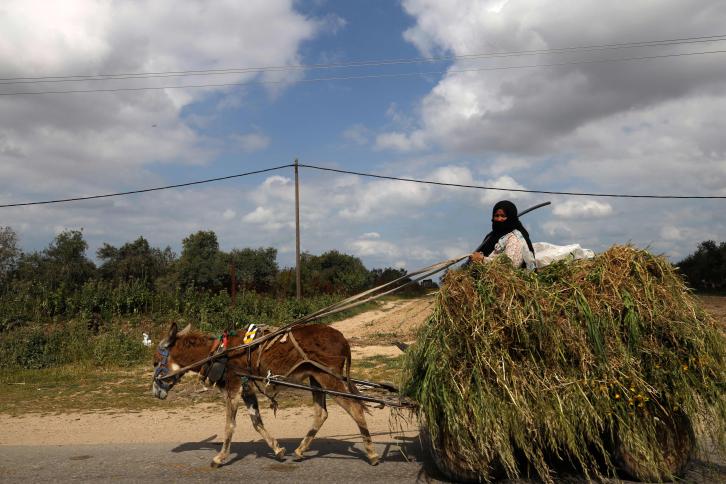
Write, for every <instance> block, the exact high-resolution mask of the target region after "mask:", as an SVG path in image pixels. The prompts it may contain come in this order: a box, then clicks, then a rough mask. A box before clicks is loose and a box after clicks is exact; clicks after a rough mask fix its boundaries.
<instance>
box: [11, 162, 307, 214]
mask: <svg viewBox="0 0 726 484" xmlns="http://www.w3.org/2000/svg"><path fill="white" fill-rule="evenodd" d="M291 166H294V165H293V164H292V163H289V164H287V165H280V166H275V167H272V168H265V169H262V170H255V171H248V172H245V173H237V174H236V175H227V176H220V177H216V178H207V179H204V180H196V181H191V182H186V183H176V184H174V185H165V186H161V187H153V188H141V189H138V190H129V191H125V192H115V193H106V194H102V195H89V196H85V197H72V198H59V199H56V200H44V201H40V202H21V203H6V204H4V205H0V208H8V207H27V206H30V205H49V204H53V203H66V202H77V201H81V200H94V199H98V198H110V197H120V196H124V195H134V194H137V193H147V192H156V191H160V190H169V189H171V188H182V187H189V186H192V185H202V184H204V183H212V182H218V181H222V180H229V179H232V178H240V177H243V176H248V175H256V174H258V173H266V172H269V171H275V170H280V169H282V168H288V167H291Z"/></svg>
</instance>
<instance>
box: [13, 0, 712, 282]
mask: <svg viewBox="0 0 726 484" xmlns="http://www.w3.org/2000/svg"><path fill="white" fill-rule="evenodd" d="M723 25H726V5H724V4H723V3H722V2H718V1H705V2H704V1H695V0H694V1H690V0H689V1H682V0H678V1H676V0H664V1H661V2H658V7H657V8H653V7H652V6H649V5H647V4H641V3H633V4H630V3H629V4H617V5H609V4H605V3H603V2H596V1H590V0H580V1H574V0H567V1H565V0H563V1H560V2H557V6H556V8H553V7H552V5H551V4H550V3H548V2H542V1H538V0H509V1H505V0H496V1H495V0H481V1H473V0H471V1H470V0H452V1H451V2H437V1H433V0H403V1H401V2H397V1H384V0H371V1H366V2H363V1H344V2H342V1H341V2H332V1H324V0H310V1H283V0H279V1H249V2H235V1H231V0H230V1H219V2H204V1H201V0H190V1H188V2H184V3H183V4H179V3H178V2H173V1H171V0H157V1H154V2H152V1H150V0H149V1H147V0H138V1H135V2H123V3H118V2H113V1H110V0H73V1H70V0H69V1H68V2H64V3H63V5H62V6H60V5H56V4H52V3H48V2H43V1H15V0H10V1H8V2H4V3H3V5H2V6H0V29H2V31H3V32H4V33H5V34H4V35H3V37H2V38H1V39H0V77H2V78H5V79H7V78H12V77H36V76H53V75H74V74H87V75H94V74H101V73H129V72H156V71H179V70H195V69H229V68H241V67H258V66H295V65H301V64H304V65H313V64H327V63H350V62H358V61H371V60H386V59H414V58H419V57H426V56H432V55H433V56H449V57H451V56H460V57H459V58H457V59H452V60H449V61H447V62H438V63H431V64H411V65H402V66H378V67H366V68H351V67H348V68H335V69H304V70H299V69H298V70H295V69H288V70H284V71H281V72H265V73H235V74H232V75H224V76H222V75H216V76H204V77H201V76H200V77H181V78H165V79H143V80H115V81H104V82H90V81H85V82H73V83H71V82H63V83H56V84H27V85H3V86H0V92H17V91H18V90H23V89H24V90H27V91H38V90H43V89H90V88H98V87H109V88H113V87H116V88H119V87H120V88H124V87H149V86H159V85H162V86H169V85H175V84H178V85H183V84H187V85H188V84H200V83H209V84H214V83H244V86H241V87H209V88H204V89H191V88H189V89H165V90H149V91H130V92H125V91H121V92H113V93H85V94H82V93H79V94H65V95H64V94H57V95H36V96H0V113H2V114H0V202H2V203H13V202H19V201H31V200H43V199H50V198H58V197H68V196H78V195H92V194H97V193H106V192H114V191H121V190H128V189H134V188H143V187H149V186H157V185H166V184H172V183H181V182H186V181H191V180H195V179H201V178H210V177H217V176H225V175H229V174H233V173H239V172H244V171H249V170H256V169H261V168H267V167H270V166H276V165H281V164H287V163H291V162H292V161H293V160H294V159H295V158H299V160H300V162H301V163H309V164H316V165H323V166H328V167H336V168H343V169H349V170H354V171H365V172H375V173H381V174H386V175H393V176H404V177H412V178H425V179H432V180H438V181H445V182H452V183H463V184H477V185H487V186H498V187H503V188H528V189H543V190H566V191H588V192H589V191H595V192H615V193H652V194H669V193H670V194H686V195H687V194H695V195H717V196H718V195H720V196H723V195H726V141H724V138H723V136H722V133H723V132H724V121H723V120H724V119H726V116H724V115H725V114H726V81H725V80H724V79H726V62H724V57H725V56H726V54H719V53H714V54H699V55H688V56H682V57H669V58H664V59H658V60H650V61H640V62H610V63H591V62H590V61H593V60H598V59H600V60H602V59H607V58H616V57H638V56H652V55H672V54H676V53H679V54H682V53H688V54H693V53H696V52H699V51H717V50H723V49H724V45H725V44H726V41H722V40H720V38H717V39H714V40H712V41H709V42H701V43H698V44H688V43H682V42H681V43H676V44H671V45H666V46H651V47H639V48H632V47H631V48H620V49H617V50H606V51H574V52H569V53H567V54H553V53H549V54H540V55H536V56H531V55H530V56H513V57H507V58H498V59H497V58H494V59H492V58H483V59H478V60H466V59H464V58H462V57H461V56H467V55H471V54H481V53H491V52H515V51H522V50H532V49H538V50H547V49H556V48H562V47H572V46H583V45H601V44H611V43H619V42H633V41H650V40H659V39H683V38H689V37H696V36H705V35H723V34H726V32H722V30H723V27H722V26H723ZM20 52H22V53H23V55H19V53H20ZM583 61H584V63H582V62H583ZM567 62H576V63H575V64H571V65H564V64H565V63H567ZM578 62H579V63H578ZM550 63H555V64H562V65H559V66H554V67H540V68H527V69H511V70H509V69H507V70H491V69H493V68H501V67H513V66H518V65H526V64H550ZM472 68H475V69H485V70H479V71H467V70H468V69H472ZM420 71H425V72H430V71H439V72H440V73H438V74H427V75H421V76H416V77H406V78H396V79H391V78H388V79H386V78H379V79H358V80H335V81H323V82H299V81H301V80H305V79H311V78H320V77H337V76H349V75H371V74H373V75H376V74H391V73H402V72H420ZM271 80H272V81H276V82H280V83H279V84H271V83H268V82H267V81H271ZM301 175H302V202H303V209H302V224H303V233H302V245H303V248H304V249H305V250H308V251H310V252H313V253H320V252H322V251H325V250H330V249H338V250H342V251H344V252H347V253H352V254H355V255H357V256H359V257H361V258H362V259H363V261H364V262H365V263H366V265H368V266H369V267H374V266H375V267H381V266H392V265H395V266H399V267H407V268H409V269H413V268H417V267H421V266H423V265H427V264H430V263H432V262H434V261H437V260H441V259H444V258H448V257H454V256H457V255H461V254H464V253H466V252H468V251H470V250H471V249H473V248H474V247H476V246H477V244H478V243H479V241H480V240H481V238H482V236H483V235H484V234H485V233H486V232H487V230H488V227H489V224H490V222H489V217H490V210H491V206H492V205H493V203H494V202H496V201H497V200H499V199H502V198H510V199H512V200H513V201H514V202H515V203H517V205H518V206H520V209H523V208H525V207H527V206H529V205H533V204H535V203H538V202H540V201H543V200H546V199H549V200H551V201H552V202H553V205H552V206H551V207H549V208H545V209H541V210H540V211H538V212H535V213H532V214H531V215H528V216H527V217H526V219H525V225H526V226H527V227H528V228H529V230H530V233H531V235H532V238H533V239H534V240H535V241H548V242H553V243H558V244H566V243H580V244H582V245H583V246H585V247H589V248H593V249H595V250H604V249H605V248H607V247H608V246H610V245H612V244H615V243H633V244H636V245H639V246H648V247H650V248H651V249H652V250H654V251H656V252H660V253H664V254H666V255H668V256H670V257H671V258H673V259H674V260H677V259H679V258H681V257H683V256H685V255H686V254H688V253H689V252H692V251H693V250H694V249H695V247H696V245H697V243H698V242H700V241H702V240H705V239H716V240H723V239H724V234H726V215H725V214H726V211H725V210H723V204H724V202H723V200H711V201H653V200H614V199H605V198H595V197H580V198H575V197H564V196H550V197H544V196H537V195H521V194H509V195H507V194H502V193H498V192H483V191H477V190H464V189H453V188H440V187H429V186H422V185H411V184H407V183H403V182H390V181H382V180H372V179H367V178H359V177H354V176H348V175H340V174H332V173H321V172H314V171H311V170H308V169H303V170H302V173H301ZM292 189H293V185H292V170H291V169H286V170H282V171H280V172H276V173H268V174H264V175H255V176H251V177H248V178H244V179H237V180H234V181H226V182H221V183H218V184H211V185H203V186H197V187H190V188H185V189H180V190H174V191H167V192H157V193H152V194H145V195H135V196H132V197H126V198H124V199H107V200H100V201H89V202H79V203H73V204H64V205H55V206H39V207H28V208H13V209H3V210H2V211H1V212H0V226H11V227H13V229H14V230H16V231H17V232H18V234H19V236H20V242H21V245H22V247H23V248H24V249H26V250H37V249H42V248H43V247H45V246H46V245H47V244H48V242H49V241H50V240H51V239H52V237H53V236H54V235H55V234H57V233H58V232H59V231H61V230H64V229H80V228H82V229H83V231H84V234H85V236H86V239H87V240H88V241H89V245H90V250H89V255H93V253H95V250H96V249H97V248H98V247H99V246H100V245H101V244H102V243H104V242H108V243H111V244H114V245H119V244H122V243H124V242H127V241H130V240H133V239H135V238H136V237H138V236H139V235H143V236H144V237H146V238H147V239H149V240H150V242H151V243H152V244H154V245H157V246H166V245H170V246H171V247H172V248H174V249H175V250H179V248H180V245H181V240H182V238H184V237H185V236H187V235H189V234H190V233H192V232H194V231H196V230H214V231H215V232H216V233H217V234H218V237H219V240H220V244H221V246H222V247H223V248H224V249H231V248H233V247H250V246H251V247H258V246H272V247H276V248H277V249H278V250H279V260H280V262H281V263H282V264H283V265H289V264H291V263H292V261H293V259H294V224H293V222H294V218H293V217H294V213H293V205H292V195H293V191H292Z"/></svg>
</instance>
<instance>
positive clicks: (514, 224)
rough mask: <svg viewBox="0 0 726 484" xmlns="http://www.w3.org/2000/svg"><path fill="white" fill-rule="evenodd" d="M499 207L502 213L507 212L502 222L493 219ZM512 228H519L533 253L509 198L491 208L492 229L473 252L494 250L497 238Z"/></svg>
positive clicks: (490, 251) (515, 208) (489, 252)
mask: <svg viewBox="0 0 726 484" xmlns="http://www.w3.org/2000/svg"><path fill="white" fill-rule="evenodd" d="M499 209H502V210H504V213H506V214H507V220H505V221H504V222H495V221H494V214H495V213H497V210H499ZM513 230H519V232H520V233H521V234H522V236H523V237H524V240H525V241H526V242H527V247H529V250H530V251H531V252H532V254H534V247H532V241H531V240H529V232H527V229H525V228H524V226H522V222H520V221H519V217H518V216H517V206H516V205H514V204H513V203H512V202H510V201H509V200H502V201H501V202H497V203H496V205H494V208H493V209H492V231H491V232H489V233H488V234H487V236H486V237H484V240H483V241H482V243H481V244H480V245H479V247H478V248H477V249H476V250H475V251H474V252H481V253H483V254H484V255H487V256H488V255H489V254H491V253H492V251H493V250H494V246H495V245H496V244H497V242H498V241H499V239H501V238H502V237H504V236H505V235H507V234H508V233H509V232H511V231H513Z"/></svg>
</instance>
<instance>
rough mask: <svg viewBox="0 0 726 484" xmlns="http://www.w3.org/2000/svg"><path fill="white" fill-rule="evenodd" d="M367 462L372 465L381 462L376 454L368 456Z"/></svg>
mask: <svg viewBox="0 0 726 484" xmlns="http://www.w3.org/2000/svg"><path fill="white" fill-rule="evenodd" d="M368 462H369V463H370V465H372V466H377V465H378V464H379V463H380V462H381V459H380V458H379V457H378V456H374V457H368Z"/></svg>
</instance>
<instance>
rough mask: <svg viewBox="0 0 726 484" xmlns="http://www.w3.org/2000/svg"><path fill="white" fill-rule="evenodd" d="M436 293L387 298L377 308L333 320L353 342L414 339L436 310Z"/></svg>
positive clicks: (366, 343)
mask: <svg viewBox="0 0 726 484" xmlns="http://www.w3.org/2000/svg"><path fill="white" fill-rule="evenodd" d="M433 303H434V298H433V297H430V296H429V297H424V298H419V299H403V300H397V301H386V302H384V303H383V304H381V306H380V307H379V308H378V309H375V310H373V311H368V312H365V313H361V314H358V315H356V316H353V317H351V318H348V319H344V320H342V321H338V322H337V323H333V325H332V326H333V327H334V328H336V329H338V330H339V331H340V332H341V333H343V334H344V335H345V336H346V337H347V338H348V339H349V340H350V342H351V343H352V344H353V345H354V346H371V345H385V344H388V345H390V343H391V341H393V340H398V341H404V342H410V341H413V339H414V338H415V337H416V330H417V329H418V328H419V326H421V324H423V322H424V321H425V320H426V318H428V317H429V315H430V314H431V311H432V310H433Z"/></svg>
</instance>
